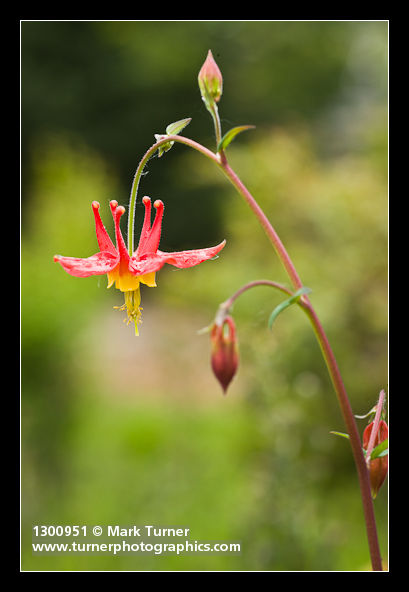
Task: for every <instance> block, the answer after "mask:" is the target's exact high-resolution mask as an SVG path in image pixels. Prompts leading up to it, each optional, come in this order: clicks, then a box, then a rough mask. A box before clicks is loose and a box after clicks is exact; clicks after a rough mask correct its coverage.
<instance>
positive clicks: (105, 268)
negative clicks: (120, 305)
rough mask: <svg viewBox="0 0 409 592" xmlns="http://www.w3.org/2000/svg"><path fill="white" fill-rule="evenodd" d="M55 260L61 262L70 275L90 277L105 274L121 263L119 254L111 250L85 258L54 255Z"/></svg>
mask: <svg viewBox="0 0 409 592" xmlns="http://www.w3.org/2000/svg"><path fill="white" fill-rule="evenodd" d="M54 261H56V262H58V263H60V264H61V265H62V267H63V268H64V269H65V271H66V272H67V273H69V274H70V275H74V276H75V277H89V276H91V275H103V274H104V273H108V272H109V271H112V270H113V269H114V268H115V267H116V266H117V265H118V263H119V256H118V255H117V254H115V255H114V254H113V253H110V252H109V251H101V252H100V253H96V254H95V255H92V256H91V257H87V258H85V259H81V258H79V257H62V256H61V255H54Z"/></svg>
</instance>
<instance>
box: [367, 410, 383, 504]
mask: <svg viewBox="0 0 409 592" xmlns="http://www.w3.org/2000/svg"><path fill="white" fill-rule="evenodd" d="M373 427H374V422H373V421H371V423H370V424H368V425H367V426H366V428H365V430H364V433H363V436H362V445H363V448H364V450H367V449H368V444H369V440H370V438H371V434H372V429H373ZM387 438H388V426H387V424H386V422H385V421H384V420H381V421H380V422H379V426H378V433H377V434H376V437H375V442H374V447H376V446H378V445H379V444H380V443H381V442H384V441H385V440H386V439H387ZM370 452H371V451H370ZM387 473H388V455H387V454H386V455H385V456H379V457H378V458H373V459H371V460H370V461H369V477H370V481H371V491H372V497H373V498H374V499H375V497H376V495H377V493H378V491H379V489H380V487H381V486H382V484H383V482H384V481H385V478H386V475H387Z"/></svg>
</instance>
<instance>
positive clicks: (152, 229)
mask: <svg viewBox="0 0 409 592" xmlns="http://www.w3.org/2000/svg"><path fill="white" fill-rule="evenodd" d="M142 202H143V204H144V206H145V219H144V222H143V226H142V231H141V235H140V239H139V244H138V248H137V249H136V251H135V252H134V253H133V255H132V256H130V255H129V253H128V251H127V248H126V246H125V242H124V239H123V237H122V233H121V229H120V227H119V220H120V218H121V216H122V214H123V213H124V212H125V208H124V207H123V206H118V202H116V201H111V202H110V204H109V205H110V208H111V212H112V216H113V219H114V224H115V238H116V246H114V244H113V242H112V241H111V239H110V238H109V235H108V233H107V231H106V229H105V227H104V225H103V223H102V220H101V217H100V215H99V211H98V210H99V203H98V202H97V201H93V202H92V210H93V212H94V217H95V227H96V233H97V241H98V246H99V248H100V251H99V253H96V254H95V255H92V256H91V257H87V258H85V259H81V258H78V257H62V256H61V255H55V256H54V261H58V263H60V264H61V265H62V267H63V268H64V269H65V271H66V272H67V273H69V274H70V275H73V276H76V277H89V276H91V275H104V274H105V273H106V274H107V276H108V288H110V287H111V286H112V284H113V283H114V282H115V287H116V288H117V289H118V290H121V292H124V294H125V304H124V305H123V306H122V307H120V308H121V310H124V309H126V310H127V313H128V323H130V322H131V321H133V322H134V323H135V334H136V335H138V322H139V321H140V318H141V309H140V306H139V305H140V302H141V294H140V284H141V283H142V284H146V285H147V286H149V287H155V286H156V282H155V272H156V271H158V270H159V269H160V268H161V267H163V265H164V264H165V263H168V264H170V265H174V266H175V267H179V268H185V267H193V266H194V265H198V264H199V263H202V262H203V261H206V260H207V259H211V258H212V257H214V256H215V255H216V254H217V253H218V252H219V251H221V249H222V248H223V247H224V245H225V244H226V241H223V242H222V243H220V244H219V245H216V246H215V247H209V248H207V249H194V250H191V251H178V252H175V253H164V252H163V251H159V249H158V247H159V241H160V235H161V229H162V218H163V211H164V205H163V202H162V201H161V200H159V199H158V200H156V201H155V202H154V204H153V205H154V207H155V208H156V216H155V220H154V222H153V224H152V225H151V200H150V198H149V197H144V198H143V200H142Z"/></svg>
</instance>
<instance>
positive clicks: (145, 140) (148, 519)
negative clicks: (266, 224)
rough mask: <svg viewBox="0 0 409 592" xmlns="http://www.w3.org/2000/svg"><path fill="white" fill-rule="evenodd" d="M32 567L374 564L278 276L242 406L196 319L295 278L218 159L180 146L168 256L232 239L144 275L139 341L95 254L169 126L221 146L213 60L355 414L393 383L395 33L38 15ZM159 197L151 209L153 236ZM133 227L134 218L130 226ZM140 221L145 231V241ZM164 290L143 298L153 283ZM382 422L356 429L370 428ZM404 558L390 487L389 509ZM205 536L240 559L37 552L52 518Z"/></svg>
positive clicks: (158, 165) (26, 321)
mask: <svg viewBox="0 0 409 592" xmlns="http://www.w3.org/2000/svg"><path fill="white" fill-rule="evenodd" d="M21 41H22V68H21V71H22V101H21V104H22V257H21V261H22V299H21V321H22V338H21V351H22V537H23V541H22V543H23V544H22V553H23V558H22V568H23V569H24V570H34V571H37V570H51V571H53V570H74V571H75V570H120V571H121V570H153V571H157V570H244V571H246V570H249V571H252V570H273V571H277V570H283V571H291V570H295V571H297V570H299V571H303V570H306V571H308V570H366V569H369V568H370V566H369V559H368V551H367V545H366V534H365V530H364V524H363V518H362V511H361V500H360V496H359V491H358V483H357V478H356V473H355V468H354V464H353V461H352V457H351V453H350V449H349V445H348V443H347V442H346V441H345V440H343V439H341V438H336V437H335V436H333V435H331V434H330V433H329V432H330V430H339V431H344V426H343V423H342V417H341V414H340V412H339V409H338V405H337V401H336V398H335V396H334V394H333V390H332V386H331V384H330V380H329V378H328V375H327V371H326V368H325V366H324V363H323V360H322V357H321V355H320V352H319V348H318V345H317V343H316V340H315V337H314V334H313V332H312V331H311V327H310V326H309V324H308V320H307V318H306V317H304V316H303V314H302V312H301V311H300V309H298V307H291V308H290V309H288V310H286V311H285V312H284V313H283V314H282V315H280V316H279V318H278V319H277V320H276V322H275V323H274V325H273V330H272V331H271V332H270V331H268V329H267V320H268V317H269V314H270V313H271V311H272V310H273V308H274V307H275V306H276V305H277V304H278V303H279V302H280V301H281V300H282V294H280V293H277V292H274V291H272V290H271V289H269V288H266V287H259V288H256V289H254V290H252V291H250V292H246V293H245V294H243V296H242V297H241V298H240V299H239V300H238V301H237V302H236V304H235V307H234V317H235V319H236V323H237V327H238V333H239V340H240V355H241V364H240V368H239V372H238V375H237V377H236V378H235V380H234V382H233V384H232V386H231V388H230V389H229V392H228V395H227V397H222V396H221V393H220V389H219V385H218V383H217V382H216V380H215V379H214V377H213V376H212V375H211V372H210V364H209V349H210V348H209V343H208V337H207V336H206V335H197V331H198V330H199V329H201V328H203V327H205V326H206V325H208V324H209V323H210V322H211V321H212V318H213V316H214V314H215V312H216V310H217V306H218V304H219V303H220V302H222V301H223V300H225V299H226V298H227V297H228V296H230V295H231V294H232V293H233V292H234V291H235V290H236V289H238V288H239V287H240V286H241V285H242V284H244V283H246V282H248V281H251V280H254V279H261V278H266V279H273V280H276V281H280V282H284V283H287V278H286V275H285V273H284V270H283V269H282V268H281V266H280V263H279V261H278V259H277V257H276V256H275V254H274V252H273V250H272V249H271V247H270V245H269V243H268V240H267V238H266V237H265V235H264V233H263V231H262V230H261V228H260V226H259V224H258V222H257V220H256V219H254V218H253V217H252V216H251V215H250V212H249V210H248V207H247V206H246V204H245V203H244V202H243V201H241V199H240V197H239V196H238V194H236V193H235V191H234V189H233V188H232V187H231V186H229V184H228V182H227V181H226V179H225V178H224V177H223V176H222V175H220V173H219V172H218V171H217V170H216V169H215V167H214V166H213V165H212V163H210V162H208V161H206V160H205V159H203V158H202V157H201V156H200V155H198V154H197V153H193V152H190V151H189V150H187V149H186V147H184V146H178V145H175V146H174V147H173V148H172V150H171V151H170V152H169V153H166V154H165V155H164V156H163V157H162V158H161V159H157V158H155V159H152V160H151V161H150V162H149V164H148V167H147V170H148V173H149V174H147V175H145V176H144V177H143V178H142V181H141V188H140V192H141V194H142V195H145V194H147V195H150V196H151V197H153V198H154V199H156V198H161V199H163V200H164V201H165V205H166V211H165V218H164V224H163V233H162V241H161V249H163V250H176V249H182V248H195V247H202V246H209V245H210V244H215V243H216V242H219V241H220V240H222V239H223V238H226V239H227V246H226V247H225V249H224V250H223V251H222V252H221V254H220V256H219V257H218V258H217V259H216V260H215V261H211V262H207V263H205V264H202V265H200V266H198V267H195V268H192V269H188V270H181V271H180V270H175V269H174V268H170V267H169V268H166V269H164V270H162V271H161V272H160V273H159V274H158V276H157V283H158V289H156V290H152V289H149V288H145V287H143V289H142V306H143V308H144V311H143V321H144V322H143V324H142V326H141V331H140V337H139V338H137V339H136V338H135V337H134V335H133V331H132V329H130V328H129V327H127V326H126V325H125V324H124V323H122V320H123V313H122V312H119V311H117V310H114V309H113V306H120V305H121V304H122V299H121V294H120V293H119V292H117V291H116V290H114V289H111V290H109V291H107V290H106V278H105V277H93V278H88V279H79V278H73V277H70V276H68V275H67V274H65V273H64V272H63V271H62V270H61V268H60V266H58V265H56V264H55V263H53V259H52V258H53V255H54V254H56V253H59V254H62V255H73V256H80V257H82V256H88V255H91V254H92V253H95V252H96V250H97V244H96V239H95V231H94V222H93V216H92V210H91V202H92V201H93V200H94V199H96V200H98V201H99V202H100V203H101V215H102V218H103V220H104V223H105V224H106V226H107V229H108V231H109V232H111V233H112V231H113V228H112V227H113V224H112V219H111V217H110V212H109V207H108V202H109V200H110V199H117V200H118V202H119V203H122V204H124V205H127V200H128V195H129V191H130V186H131V182H132V178H133V174H134V172H135V168H136V165H137V163H138V161H139V160H140V158H141V157H142V155H143V154H144V152H145V151H146V150H147V148H148V147H149V146H150V145H151V144H152V143H153V141H154V134H155V133H163V132H164V130H165V128H166V125H167V124H168V123H170V122H172V121H176V120H178V119H182V118H184V117H192V118H193V119H192V122H191V123H190V125H189V127H188V128H186V135H188V136H189V137H192V138H194V139H195V140H198V141H199V142H202V143H204V144H205V145H208V146H210V147H212V143H213V138H212V124H211V120H210V117H209V115H208V113H207V112H206V110H205V109H204V107H203V105H202V103H201V99H200V95H199V91H198V87H197V80H196V77H197V73H198V71H199V69H200V66H201V64H202V62H203V60H204V59H205V57H206V54H207V50H208V49H209V48H211V49H212V52H213V55H214V57H215V59H216V61H217V63H218V65H219V67H220V69H221V71H222V73H223V77H224V94H223V97H222V100H221V103H220V113H221V117H222V124H223V131H227V130H228V129H229V128H230V127H233V126H234V125H240V124H255V125H256V126H257V127H256V129H255V130H251V131H248V132H247V133H246V134H243V135H242V136H240V137H238V138H237V139H236V140H235V141H234V142H233V143H232V144H231V145H230V146H229V147H228V156H229V161H230V163H231V165H232V166H233V168H234V169H235V170H236V171H237V173H238V174H239V176H240V177H241V178H242V180H243V182H244V183H245V184H246V185H247V186H248V188H249V189H250V191H252V192H253V194H254V195H255V197H256V199H257V200H258V201H259V203H260V205H261V206H262V207H263V209H264V210H265V212H266V214H267V215H268V216H269V218H270V219H271V221H272V223H273V225H274V226H275V228H276V229H277V231H278V233H279V234H280V237H281V238H282V240H283V242H284V244H285V245H286V247H287V248H288V251H289V253H290V255H291V257H292V259H293V261H294V263H295V265H296V267H297V269H298V271H299V273H300V275H301V278H302V280H303V282H304V284H305V285H306V286H308V287H310V288H312V293H311V299H312V301H313V303H314V305H315V306H316V310H317V312H318V314H319V316H320V319H321V320H322V322H323V325H324V327H325V329H326V332H327V334H328V336H329V339H330V342H331V344H332V345H333V348H334V351H335V354H336V357H337V359H338V362H339V365H340V368H341V372H342V375H343V378H344V381H345V384H346V387H347V390H348V392H349V395H350V399H351V403H352V406H353V409H354V412H355V413H357V414H363V413H365V412H366V411H368V410H369V409H370V408H371V407H372V406H373V404H374V403H375V401H376V399H377V396H378V393H379V391H380V389H381V388H387V376H388V375H387V230H388V221H387V98H386V96H387V95H386V93H387V53H386V52H387V50H386V48H387V24H386V23H385V22H370V21H367V22H341V21H337V22H335V21H334V22H330V21H328V22H325V21H320V22H313V21H309V22H302V21H297V22H296V21H294V22H279V21H259V22H257V21H250V22H246V21H236V22H234V21H232V22H229V21H203V22H200V21H197V22H196V21H174V22H167V21H151V22H150V21H95V22H92V21H61V22H58V21H41V22H40V21H39V22H36V21H25V22H23V23H22V39H21ZM141 213H142V208H141V207H140V205H139V206H138V207H137V225H138V224H140V222H141ZM124 228H125V224H124ZM137 231H138V229H136V232H137ZM144 288H145V289H144ZM364 427H365V421H362V420H361V421H360V428H362V430H363V429H364ZM375 509H376V513H377V520H378V526H379V535H380V541H381V548H382V551H383V553H384V556H385V559H386V557H387V486H384V488H383V490H381V492H380V494H379V496H378V498H377V500H376V504H375ZM82 523H84V524H88V525H93V524H101V525H106V524H150V523H152V524H156V525H160V526H172V525H176V524H181V525H186V526H187V527H189V528H190V529H191V533H192V539H194V540H220V541H226V542H230V541H241V542H242V548H243V551H242V554H241V555H240V556H233V555H230V556H229V555H223V554H218V555H211V556H210V555H191V556H183V557H182V556H179V557H175V556H163V557H158V556H148V555H134V556H118V557H108V556H103V555H99V556H79V555H70V554H67V555H59V556H57V555H50V556H41V557H39V556H33V555H32V553H31V546H30V543H31V528H32V526H33V525H34V524H82Z"/></svg>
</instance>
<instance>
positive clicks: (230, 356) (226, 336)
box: [210, 315, 239, 393]
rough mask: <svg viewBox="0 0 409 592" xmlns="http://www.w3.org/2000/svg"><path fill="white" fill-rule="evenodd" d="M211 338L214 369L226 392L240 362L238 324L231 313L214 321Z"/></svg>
mask: <svg viewBox="0 0 409 592" xmlns="http://www.w3.org/2000/svg"><path fill="white" fill-rule="evenodd" d="M226 329H227V330H226ZM210 340H211V344H212V355H211V363H212V369H213V372H214V374H215V376H216V378H217V380H218V381H219V383H220V385H221V387H222V389H223V392H224V393H226V391H227V387H228V386H229V384H230V382H231V381H232V380H233V377H234V375H235V374H236V370H237V366H238V364H239V353H238V345H237V338H236V326H235V324H234V321H233V319H232V317H231V316H230V315H226V316H225V317H224V319H223V320H222V322H220V323H217V322H215V323H214V325H213V327H212V329H211V333H210Z"/></svg>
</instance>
